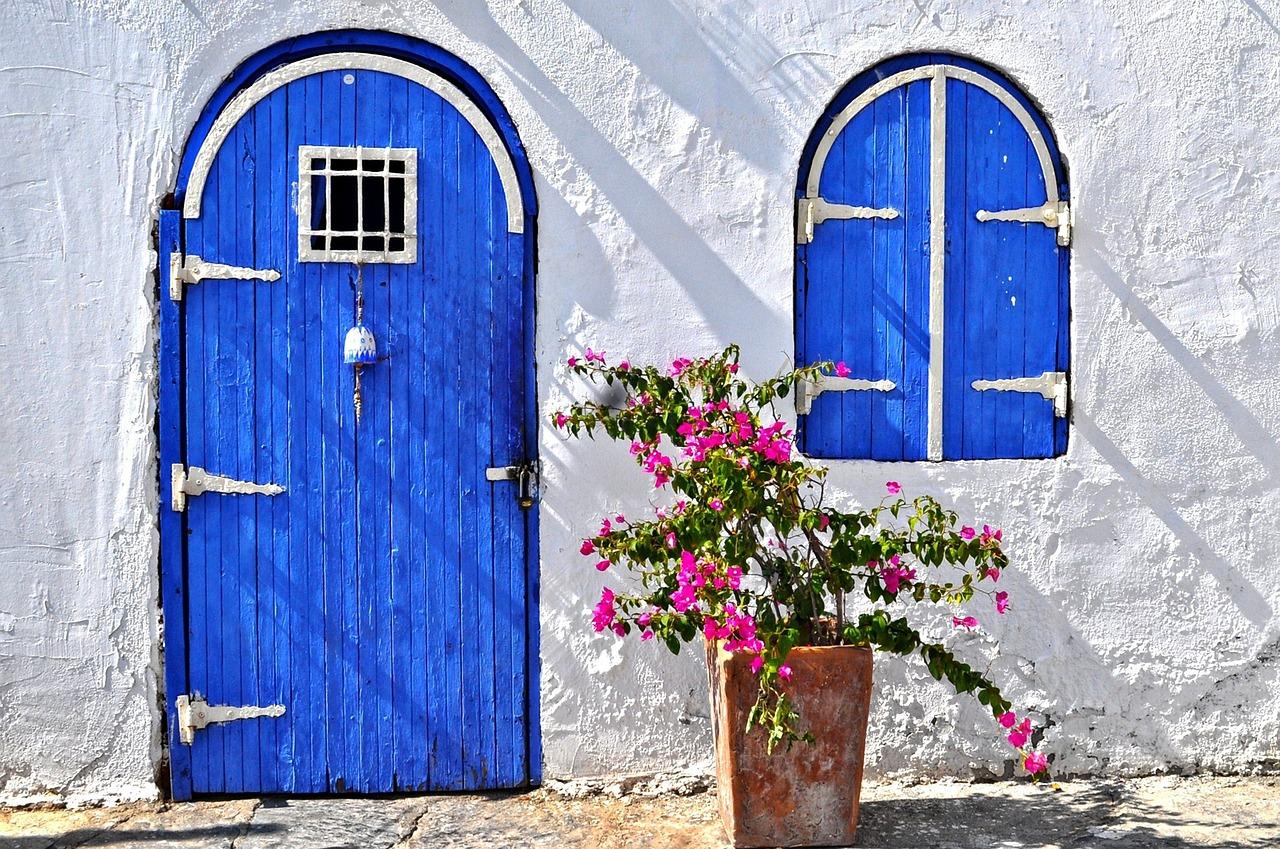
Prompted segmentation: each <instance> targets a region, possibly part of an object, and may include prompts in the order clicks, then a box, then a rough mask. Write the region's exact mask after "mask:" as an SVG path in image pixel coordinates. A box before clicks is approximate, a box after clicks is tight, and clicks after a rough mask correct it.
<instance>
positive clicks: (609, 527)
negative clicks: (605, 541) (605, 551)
mask: <svg viewBox="0 0 1280 849" xmlns="http://www.w3.org/2000/svg"><path fill="white" fill-rule="evenodd" d="M611 531H613V523H612V522H610V521H609V517H608V516H605V517H604V518H603V519H602V520H600V533H599V534H597V536H602V537H607V536H608V535H609V533H610V532H611Z"/></svg>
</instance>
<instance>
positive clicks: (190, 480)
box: [169, 463, 284, 513]
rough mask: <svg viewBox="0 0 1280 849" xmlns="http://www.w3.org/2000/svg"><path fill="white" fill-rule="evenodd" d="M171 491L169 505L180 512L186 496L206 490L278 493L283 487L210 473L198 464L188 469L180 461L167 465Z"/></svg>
mask: <svg viewBox="0 0 1280 849" xmlns="http://www.w3.org/2000/svg"><path fill="white" fill-rule="evenodd" d="M169 474H170V480H171V482H172V487H173V492H172V494H171V495H170V498H169V506H171V507H172V508H173V509H174V512H177V513H181V512H182V511H183V510H186V509H187V496H191V495H203V494H204V493H206V492H218V493H222V494H223V495H279V494H280V493H282V492H284V487H282V486H280V485H279V484H275V483H251V482H249V481H238V480H234V479H233V478H228V477H223V476H222V475H212V474H209V473H208V472H206V471H205V470H204V469H202V468H200V467H199V466H192V467H191V469H190V470H188V469H186V468H184V467H183V465H182V464H181V463H174V464H173V465H172V466H170V467H169Z"/></svg>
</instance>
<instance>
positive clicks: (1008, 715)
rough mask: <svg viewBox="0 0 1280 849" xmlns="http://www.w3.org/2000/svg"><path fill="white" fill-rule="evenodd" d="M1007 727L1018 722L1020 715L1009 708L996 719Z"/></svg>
mask: <svg viewBox="0 0 1280 849" xmlns="http://www.w3.org/2000/svg"><path fill="white" fill-rule="evenodd" d="M996 721H997V722H999V723H1000V724H1001V725H1003V726H1004V727H1005V728H1012V727H1013V726H1015V725H1017V724H1018V715H1017V714H1016V713H1014V712H1013V711H1011V710H1007V711H1005V712H1004V713H1002V714H1000V718H999V719H998V720H996Z"/></svg>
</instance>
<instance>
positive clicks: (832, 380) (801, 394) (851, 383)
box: [796, 375, 898, 416]
mask: <svg viewBox="0 0 1280 849" xmlns="http://www.w3.org/2000/svg"><path fill="white" fill-rule="evenodd" d="M897 386H898V385H897V384H896V383H894V382H893V381H892V380H863V379H861V378H857V377H832V376H829V375H828V376H824V377H821V378H819V379H818V380H817V381H816V382H814V383H810V382H809V381H807V380H798V381H796V414H797V415H800V416H804V415H808V413H809V411H810V410H812V409H813V401H814V399H815V398H817V397H818V396H819V395H821V394H822V393H823V392H892V391H893V390H894V389H896V388H897Z"/></svg>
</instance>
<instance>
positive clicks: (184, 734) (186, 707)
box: [175, 693, 284, 746]
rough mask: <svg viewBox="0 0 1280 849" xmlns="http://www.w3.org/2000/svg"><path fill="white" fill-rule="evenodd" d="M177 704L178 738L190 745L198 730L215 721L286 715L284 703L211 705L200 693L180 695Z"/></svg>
mask: <svg viewBox="0 0 1280 849" xmlns="http://www.w3.org/2000/svg"><path fill="white" fill-rule="evenodd" d="M175 706H176V707H177V708H178V739H179V740H181V741H182V742H183V743H186V744H187V745H188V746H190V745H191V744H192V743H194V742H195V739H196V732H197V731H199V730H200V729H201V728H204V727H206V726H208V725H212V724H214V723H215V722H232V721H234V720H237V719H255V718H257V717H259V716H284V705H267V706H266V707H258V706H257V705H246V706H244V707H232V706H230V705H211V704H209V703H208V702H207V701H205V698H204V696H202V695H200V694H199V693H196V694H195V695H194V696H186V695H183V696H178V698H177V699H176V701H175Z"/></svg>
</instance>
